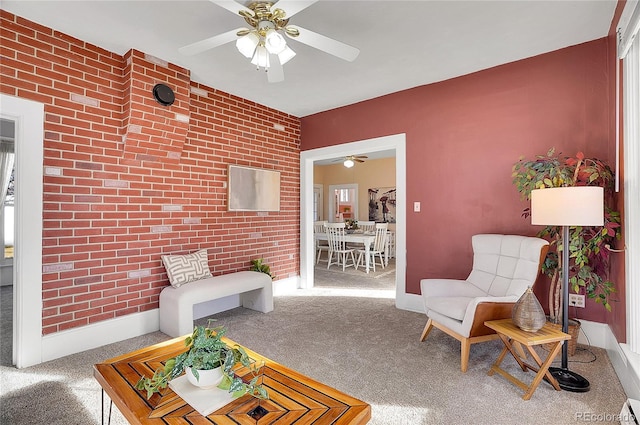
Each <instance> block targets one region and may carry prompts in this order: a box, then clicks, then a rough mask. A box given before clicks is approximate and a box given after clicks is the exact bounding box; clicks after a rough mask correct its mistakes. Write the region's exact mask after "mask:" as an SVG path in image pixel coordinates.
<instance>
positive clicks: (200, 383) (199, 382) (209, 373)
mask: <svg viewBox="0 0 640 425" xmlns="http://www.w3.org/2000/svg"><path fill="white" fill-rule="evenodd" d="M186 374H187V380H188V381H189V382H190V383H191V385H195V386H196V387H199V388H201V389H203V390H208V389H211V388H215V387H216V386H217V385H218V384H219V383H220V381H222V368H221V367H217V368H215V369H211V370H198V375H199V377H200V379H197V378H196V377H195V376H194V375H193V372H192V371H191V368H190V367H188V368H187V369H186Z"/></svg>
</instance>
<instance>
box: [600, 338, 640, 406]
mask: <svg viewBox="0 0 640 425" xmlns="http://www.w3.org/2000/svg"><path fill="white" fill-rule="evenodd" d="M607 328H608V329H609V332H608V334H607V346H606V349H607V354H609V359H610V360H611V364H612V365H613V368H614V370H615V371H616V375H618V379H620V383H621V384H622V388H624V392H625V393H626V394H627V397H629V398H631V399H636V400H640V354H637V353H633V352H632V351H631V350H630V349H629V346H628V345H627V344H620V343H618V341H617V340H616V337H615V335H614V334H613V332H612V331H611V328H609V327H608V326H607Z"/></svg>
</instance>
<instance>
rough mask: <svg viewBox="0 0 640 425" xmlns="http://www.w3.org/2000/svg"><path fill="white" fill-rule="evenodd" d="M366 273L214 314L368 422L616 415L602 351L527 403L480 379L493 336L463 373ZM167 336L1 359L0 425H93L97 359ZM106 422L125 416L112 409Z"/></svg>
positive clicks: (438, 338)
mask: <svg viewBox="0 0 640 425" xmlns="http://www.w3.org/2000/svg"><path fill="white" fill-rule="evenodd" d="M317 279H321V278H320V276H319V274H318V275H317ZM363 279H364V280H363ZM365 280H368V281H369V283H372V282H373V280H375V279H371V278H367V277H359V278H352V279H347V278H346V277H345V275H343V276H342V283H341V285H342V287H339V288H336V287H332V286H331V285H332V284H325V282H323V281H321V280H317V281H316V284H317V286H318V287H317V288H314V289H310V290H297V291H294V292H292V293H290V294H287V295H286V296H280V297H276V299H275V310H274V311H273V312H271V313H268V314H262V313H258V312H255V311H252V310H246V309H243V308H237V309H234V310H231V311H228V312H224V313H220V314H218V315H216V316H215V317H216V318H217V320H218V323H219V324H223V325H225V326H227V328H228V336H229V337H230V338H231V339H234V340H235V341H237V342H238V343H241V344H243V345H246V346H248V347H251V348H252V349H254V350H256V351H258V352H260V353H261V354H263V355H265V356H266V357H269V358H271V359H273V360H275V361H278V362H280V363H283V364H285V365H287V366H289V367H291V368H293V369H295V370H298V371H300V372H302V373H304V374H306V375H308V376H310V377H312V378H315V379H317V380H319V381H321V382H324V383H326V384H328V385H331V386H334V387H336V388H338V389H339V390H342V391H345V392H347V393H348V394H350V395H353V396H355V397H357V398H360V399H362V400H365V401H367V402H368V403H370V404H371V406H372V412H373V418H372V420H371V422H370V424H373V425H383V424H384V425H386V424H389V425H403V424H406V425H423V424H425V425H426V424H573V423H576V415H577V414H580V413H590V414H598V415H603V414H609V415H615V414H617V413H619V411H620V408H621V406H622V403H623V402H624V400H625V399H626V396H625V395H624V393H623V391H622V388H621V385H620V382H619V381H618V379H617V377H616V375H615V373H614V371H613V368H612V366H611V363H610V362H609V359H608V357H607V355H606V353H605V351H604V350H601V349H595V348H592V349H589V350H582V349H580V348H582V347H580V348H579V350H578V353H577V354H576V356H574V357H572V358H571V362H570V368H571V369H572V370H575V371H577V372H579V373H581V374H583V376H585V377H587V378H588V379H589V380H590V381H591V387H592V390H591V391H590V392H588V393H569V392H556V391H554V390H553V389H552V387H551V386H550V385H548V384H546V383H542V384H541V385H540V387H539V388H538V390H537V391H536V393H535V394H534V395H533V398H532V399H531V400H529V401H524V400H522V398H521V395H522V391H521V390H520V389H519V388H517V387H515V386H514V385H512V384H511V383H510V382H508V381H506V380H505V379H503V378H502V377H500V376H488V375H487V370H488V369H489V367H490V366H491V364H492V362H493V361H494V359H495V357H496V356H497V354H498V352H499V350H500V348H501V346H500V342H499V341H493V342H489V343H485V344H476V345H474V346H473V347H472V349H471V356H470V364H469V371H468V372H467V373H466V374H463V373H461V372H460V370H459V367H460V366H459V365H460V357H459V353H460V346H459V344H458V342H457V341H455V340H454V339H453V338H451V337H449V336H447V335H445V334H444V333H442V332H440V331H438V330H434V331H432V333H431V335H430V336H429V338H428V339H427V341H425V342H424V343H420V342H419V341H418V340H419V337H420V333H421V331H422V328H423V326H424V322H425V317H424V315H422V314H418V313H412V312H408V311H403V310H398V309H396V308H395V306H394V300H393V299H392V291H391V290H390V289H375V290H368V289H366V284H367V282H366V281H365ZM381 294H382V296H381ZM389 295H391V296H389ZM204 322H205V320H204V319H201V320H199V321H198V323H204ZM165 339H168V337H167V336H166V335H164V334H162V333H160V332H155V333H152V334H149V335H145V336H143V337H140V338H135V339H131V340H127V341H122V342H119V343H116V344H110V345H108V346H105V347H102V348H99V349H94V350H89V351H86V352H83V353H78V354H75V355H73V356H68V357H65V358H62V359H57V360H54V361H50V362H47V363H44V364H41V365H38V366H34V367H30V368H26V369H22V370H16V369H15V368H12V367H9V366H7V365H6V364H5V365H3V366H0V372H1V378H0V424H3V425H4V424H11V425H22V424H25V425H27V424H29V425H30V424H60V425H69V424H82V425H84V424H97V423H100V422H99V419H100V407H99V406H100V386H99V385H98V384H97V382H96V381H95V379H93V377H92V370H91V368H92V365H93V364H94V363H98V362H100V361H102V360H104V359H107V358H110V357H114V356H116V355H120V354H124V353H126V352H129V351H131V350H134V349H137V348H140V347H144V346H146V345H149V344H152V343H155V342H159V341H162V340H165ZM504 365H505V367H508V368H509V370H510V371H512V373H514V374H516V376H520V377H521V378H522V379H523V380H525V381H527V382H528V380H529V379H531V378H532V377H533V374H532V373H526V374H525V373H524V372H521V371H519V370H516V366H517V365H516V363H515V361H513V360H505V363H504ZM112 423H113V424H118V425H122V424H126V421H125V420H124V419H123V417H122V416H121V415H120V414H119V413H118V412H117V411H114V417H113V420H112Z"/></svg>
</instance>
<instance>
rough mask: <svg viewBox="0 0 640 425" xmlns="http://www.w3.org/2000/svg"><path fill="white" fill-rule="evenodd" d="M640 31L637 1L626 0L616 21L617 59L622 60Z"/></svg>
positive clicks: (639, 9)
mask: <svg viewBox="0 0 640 425" xmlns="http://www.w3.org/2000/svg"><path fill="white" fill-rule="evenodd" d="M639 30H640V7H638V1H637V0H628V1H627V3H626V4H625V6H624V10H623V11H622V15H621V16H620V20H619V21H618V31H617V32H618V58H619V59H624V58H625V57H626V56H627V54H628V53H629V49H630V48H631V44H632V43H633V40H634V38H635V37H636V36H637V35H638V31H639Z"/></svg>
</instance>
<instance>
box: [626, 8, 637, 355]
mask: <svg viewBox="0 0 640 425" xmlns="http://www.w3.org/2000/svg"><path fill="white" fill-rule="evenodd" d="M638 10H640V8H639V9H638ZM623 87H624V94H623V99H624V107H623V113H624V117H623V121H624V170H625V173H624V174H625V175H624V185H623V187H624V212H625V214H624V227H623V229H624V232H625V234H624V235H625V236H624V239H625V244H626V257H625V267H626V270H625V274H626V290H625V297H626V309H627V324H626V325H627V335H626V337H627V338H626V341H627V343H628V345H629V349H630V350H631V351H632V352H634V353H636V354H640V307H639V306H640V262H638V261H637V258H638V256H639V255H640V197H639V196H638V193H640V124H639V123H638V116H640V93H639V92H640V40H639V39H638V38H636V39H635V40H634V42H633V44H632V46H631V49H630V50H629V53H628V55H627V57H626V58H625V59H624V81H623Z"/></svg>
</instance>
